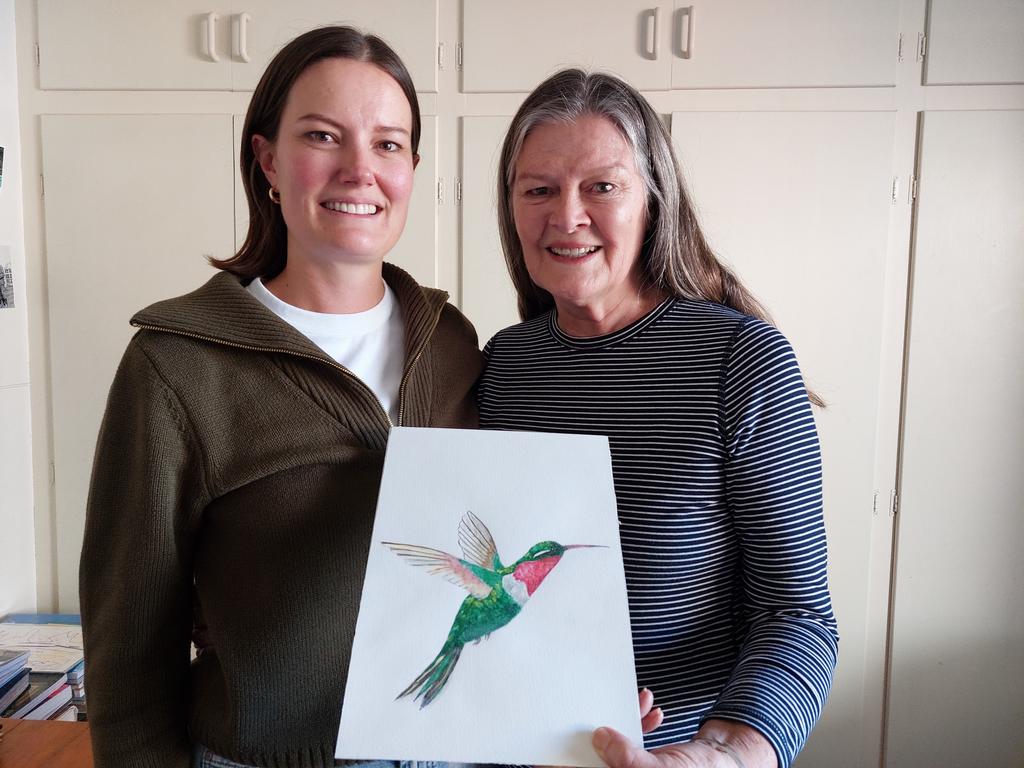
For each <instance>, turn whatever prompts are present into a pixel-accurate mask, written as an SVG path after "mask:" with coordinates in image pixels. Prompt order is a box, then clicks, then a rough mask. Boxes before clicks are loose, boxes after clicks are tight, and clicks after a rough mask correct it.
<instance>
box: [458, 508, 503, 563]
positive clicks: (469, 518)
mask: <svg viewBox="0 0 1024 768" xmlns="http://www.w3.org/2000/svg"><path fill="white" fill-rule="evenodd" d="M459 546H460V547H461V548H462V556H463V557H465V558H466V559H467V560H469V561H470V562H471V563H476V564H477V565H479V566H480V567H481V568H486V569H487V570H489V571H499V570H501V567H502V566H501V560H499V559H498V547H497V546H496V545H495V543H494V538H493V537H492V536H491V532H490V531H489V530H487V526H486V525H484V524H483V521H482V520H481V519H480V518H479V517H477V516H476V515H474V514H473V513H472V512H466V514H464V515H463V516H462V521H461V522H460V523H459Z"/></svg>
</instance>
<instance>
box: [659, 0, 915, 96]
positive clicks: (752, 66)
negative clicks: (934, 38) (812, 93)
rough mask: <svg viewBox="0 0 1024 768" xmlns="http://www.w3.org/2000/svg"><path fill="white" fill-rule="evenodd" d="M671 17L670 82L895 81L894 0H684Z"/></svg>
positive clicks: (770, 85)
mask: <svg viewBox="0 0 1024 768" xmlns="http://www.w3.org/2000/svg"><path fill="white" fill-rule="evenodd" d="M676 6H677V10H676V13H675V18H674V19H673V24H672V45H671V48H672V52H673V56H672V87H673V88H782V87H790V88H793V87H797V88H799V87H826V86H857V85H860V86H871V85H892V84H894V83H895V82H896V79H895V78H896V65H897V62H898V58H897V53H898V50H897V40H898V38H897V32H898V30H899V3H897V2H893V0H861V2H856V3H850V2H847V1H846V0H774V2H770V3H767V2H763V0H703V2H702V1H701V0H694V2H692V3H687V2H685V0H677V1H676Z"/></svg>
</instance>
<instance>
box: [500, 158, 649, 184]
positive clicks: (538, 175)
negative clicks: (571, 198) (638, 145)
mask: <svg viewBox="0 0 1024 768" xmlns="http://www.w3.org/2000/svg"><path fill="white" fill-rule="evenodd" d="M628 172H629V169H628V168H627V167H626V166H624V165H623V164H622V163H614V164H613V165H603V166H601V167H600V168H591V169H588V170H587V171H585V172H584V173H581V174H579V175H580V176H581V177H582V178H584V179H589V178H591V177H593V176H609V175H613V174H621V173H628ZM524 179H526V180H529V181H547V182H550V181H554V180H557V179H558V176H556V175H554V174H550V173H544V171H533V170H528V171H526V172H524V173H517V174H516V181H517V182H519V181H523V180H524Z"/></svg>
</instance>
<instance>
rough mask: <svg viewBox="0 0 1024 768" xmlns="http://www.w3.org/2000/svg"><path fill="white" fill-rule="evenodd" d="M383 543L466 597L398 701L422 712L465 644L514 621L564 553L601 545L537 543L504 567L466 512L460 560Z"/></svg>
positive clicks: (478, 524) (426, 549)
mask: <svg viewBox="0 0 1024 768" xmlns="http://www.w3.org/2000/svg"><path fill="white" fill-rule="evenodd" d="M382 543H383V544H384V546H386V547H388V548H390V549H391V550H392V551H393V552H394V553H395V554H397V555H399V556H401V557H403V558H405V559H406V560H407V561H408V562H409V564H410V565H415V566H418V567H420V568H425V569H426V570H427V572H428V573H431V574H435V575H437V576H441V577H443V578H444V579H447V580H448V581H450V582H452V583H453V584H456V585H458V586H460V587H462V588H463V589H465V590H466V591H467V592H469V596H468V597H466V599H465V600H463V601H462V605H461V606H460V607H459V611H458V613H456V614H455V620H454V621H453V622H452V628H451V630H450V631H449V632H448V638H447V639H446V640H445V642H444V645H443V646H441V651H440V652H439V653H438V654H437V656H435V657H434V660H433V661H432V662H430V664H429V665H428V666H427V668H426V669H424V670H423V671H422V672H421V673H420V674H419V676H418V677H417V678H416V679H415V680H413V681H412V683H410V684H409V687H408V688H406V689H405V690H404V691H402V692H401V693H400V694H398V696H397V697H396V698H399V699H400V698H402V697H403V696H409V695H410V694H412V693H415V694H416V695H415V696H414V697H413V701H418V700H420V699H422V701H421V703H420V708H421V709H422V708H423V707H425V706H427V705H428V704H429V703H430V702H432V701H433V700H434V699H435V698H436V697H437V695H438V694H439V693H441V690H442V689H443V688H444V686H445V683H447V682H448V678H449V677H451V674H452V670H453V669H454V668H455V663H456V662H457V661H458V660H459V656H460V655H461V654H462V649H463V648H464V647H465V645H466V644H467V643H469V642H472V643H474V644H475V643H479V642H480V641H481V640H483V639H485V638H487V637H488V636H489V635H490V634H491V633H492V632H494V631H495V630H497V629H501V628H502V627H504V626H505V625H506V624H508V623H509V622H510V621H512V619H514V618H515V617H516V616H518V615H519V612H520V611H521V610H522V609H523V606H524V605H526V601H527V600H529V599H530V597H531V596H532V595H533V593H534V592H536V591H537V588H538V587H539V586H540V585H541V582H543V581H544V579H545V578H546V577H547V575H548V574H549V573H551V571H552V569H553V568H554V567H555V566H556V565H558V563H559V561H560V560H561V559H562V555H563V554H565V552H566V551H568V550H570V549H583V548H590V547H599V546H601V545H598V544H559V543H558V542H556V541H541V542H539V543H537V544H534V545H533V546H532V547H530V548H529V549H528V550H527V551H526V554H525V555H523V556H522V557H521V558H519V559H518V560H516V561H515V562H514V563H513V564H512V565H508V566H506V565H502V563H501V560H500V559H499V558H498V549H497V547H496V546H495V544H494V539H493V538H492V537H491V532H490V531H488V530H487V526H486V525H484V524H483V523H482V522H481V521H480V519H479V518H478V517H477V516H476V515H474V514H473V513H472V512H466V514H465V515H463V517H462V520H461V522H460V523H459V547H460V548H461V550H462V558H461V559H460V558H458V557H455V556H454V555H449V554H448V553H447V552H442V551H441V550H439V549H430V548H429V547H420V546H416V545H414V544H396V543H394V542H390V541H385V542H382Z"/></svg>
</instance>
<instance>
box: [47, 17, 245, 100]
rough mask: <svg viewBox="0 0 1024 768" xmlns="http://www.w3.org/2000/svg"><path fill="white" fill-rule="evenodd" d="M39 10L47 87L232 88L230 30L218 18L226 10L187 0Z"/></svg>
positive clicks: (91, 88) (80, 88)
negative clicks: (217, 59)
mask: <svg viewBox="0 0 1024 768" xmlns="http://www.w3.org/2000/svg"><path fill="white" fill-rule="evenodd" d="M37 7H38V19H39V21H38V24H39V53H38V59H39V85H40V87H41V88H60V89H73V90H104V89H106V90H114V89H131V90H141V89H152V90H158V89H189V90H219V91H228V90H231V58H230V57H229V56H228V55H227V51H228V36H227V28H226V26H225V25H223V24H221V23H220V22H219V21H218V17H219V16H220V15H224V14H227V17H228V18H230V14H229V13H227V10H228V9H226V8H222V9H220V11H219V12H218V11H216V10H215V9H213V8H211V7H210V5H209V4H204V3H202V2H195V1H192V2H189V1H188V0H172V1H169V2H161V3H138V2H132V0H108V1H107V2H84V3H77V2H76V3H69V2H66V0H39V1H38V6H37ZM211 36H212V38H213V40H212V43H213V47H212V55H211V49H210V37H211ZM218 52H219V53H218ZM220 54H223V55H220ZM215 56H216V57H218V58H219V61H214V60H213V57H215Z"/></svg>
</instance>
